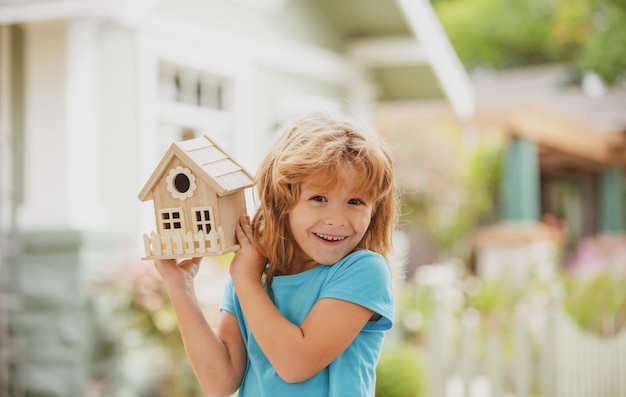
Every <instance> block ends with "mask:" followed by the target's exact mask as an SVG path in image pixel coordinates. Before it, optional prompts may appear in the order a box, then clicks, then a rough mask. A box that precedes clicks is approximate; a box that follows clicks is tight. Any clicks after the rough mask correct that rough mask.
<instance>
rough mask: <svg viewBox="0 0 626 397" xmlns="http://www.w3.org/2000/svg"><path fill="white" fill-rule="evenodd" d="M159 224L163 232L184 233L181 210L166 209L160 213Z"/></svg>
mask: <svg viewBox="0 0 626 397" xmlns="http://www.w3.org/2000/svg"><path fill="white" fill-rule="evenodd" d="M159 223H160V225H161V230H162V231H163V232H176V231H182V230H184V228H185V224H184V219H183V211H182V209H181V208H165V209H162V210H160V211H159Z"/></svg>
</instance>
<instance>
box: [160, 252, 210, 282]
mask: <svg viewBox="0 0 626 397" xmlns="http://www.w3.org/2000/svg"><path fill="white" fill-rule="evenodd" d="M201 261H202V258H192V259H185V260H183V261H182V262H180V263H178V264H177V263H176V259H155V260H154V266H155V267H156V269H157V270H158V272H159V274H160V275H161V277H162V278H163V281H164V282H165V284H166V285H168V286H170V285H172V284H176V283H182V284H185V285H193V279H194V277H195V276H196V274H198V269H199V268H200V262H201Z"/></svg>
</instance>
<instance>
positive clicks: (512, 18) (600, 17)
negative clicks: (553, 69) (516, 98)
mask: <svg viewBox="0 0 626 397" xmlns="http://www.w3.org/2000/svg"><path fill="white" fill-rule="evenodd" d="M625 3H626V2H625V1H624V0H439V1H436V2H435V8H436V11H437V13H438V15H439V18H440V20H441V22H442V24H443V26H444V28H445V29H446V31H447V33H448V36H449V37H450V40H451V41H452V43H453V45H454V47H455V48H456V50H457V53H458V54H459V57H460V58H461V60H462V61H463V63H464V64H465V65H466V67H467V68H468V69H474V68H476V67H484V66H487V67H493V68H496V69H506V68H511V67H520V66H531V65H540V64H546V63H554V62H558V63H567V64H571V65H573V66H574V67H575V68H576V70H577V72H578V75H582V73H584V72H585V71H587V70H593V71H595V72H597V73H598V74H599V75H601V76H602V77H603V78H604V79H605V80H606V81H607V82H609V83H613V82H616V81H617V80H618V79H620V78H622V77H624V76H625V75H626V51H624V48H625V47H626V24H625V23H624V22H623V21H624V20H625V18H624V17H625V16H626V5H625Z"/></svg>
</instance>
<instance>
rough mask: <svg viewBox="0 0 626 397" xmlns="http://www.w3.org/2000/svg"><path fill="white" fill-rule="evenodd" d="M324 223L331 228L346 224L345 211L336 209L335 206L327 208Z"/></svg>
mask: <svg viewBox="0 0 626 397" xmlns="http://www.w3.org/2000/svg"><path fill="white" fill-rule="evenodd" d="M324 222H325V223H326V224H327V225H332V226H343V225H345V224H346V214H345V211H344V210H343V209H341V208H337V207H335V206H329V208H328V210H327V211H326V214H325V218H324Z"/></svg>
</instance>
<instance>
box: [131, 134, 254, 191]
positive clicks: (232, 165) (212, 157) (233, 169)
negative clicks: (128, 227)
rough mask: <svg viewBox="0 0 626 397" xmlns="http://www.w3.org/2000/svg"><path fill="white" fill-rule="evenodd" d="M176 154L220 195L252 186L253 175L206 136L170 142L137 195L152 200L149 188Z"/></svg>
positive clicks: (151, 187)
mask: <svg viewBox="0 0 626 397" xmlns="http://www.w3.org/2000/svg"><path fill="white" fill-rule="evenodd" d="M174 157H178V158H179V159H180V160H181V161H182V162H183V163H184V164H185V165H186V166H187V167H189V168H190V169H191V170H192V171H193V172H194V173H195V174H196V175H197V176H198V178H200V179H201V180H203V181H205V182H206V183H208V184H209V186H210V187H211V188H212V189H213V190H215V192H216V193H217V194H218V195H220V196H225V195H227V194H230V193H233V192H235V191H237V190H240V189H245V188H247V187H250V186H252V181H253V177H252V176H251V175H250V173H248V172H247V171H246V170H245V169H244V168H243V167H242V166H241V165H239V164H238V163H237V162H236V161H235V160H233V159H232V158H230V157H229V156H228V155H227V154H226V152H225V151H224V150H223V149H222V148H221V147H219V146H218V145H217V144H216V143H215V142H213V141H212V140H211V138H209V137H208V136H207V135H203V136H202V137H200V138H194V139H190V140H187V141H182V142H175V143H173V144H172V145H171V146H170V147H169V149H168V150H167V152H166V153H165V155H164V156H163V158H162V159H161V161H160V162H159V165H158V166H157V167H156V169H155V170H154V172H153V173H152V175H151V176H150V178H149V179H148V181H147V182H146V184H145V185H144V187H143V189H141V192H140V193H139V195H138V197H139V199H140V200H141V201H146V200H150V199H152V191H153V189H154V186H155V184H156V183H157V182H158V181H159V179H160V178H161V176H162V175H163V173H164V172H166V171H167V169H168V167H169V165H170V163H171V161H172V159H173V158H174Z"/></svg>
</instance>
